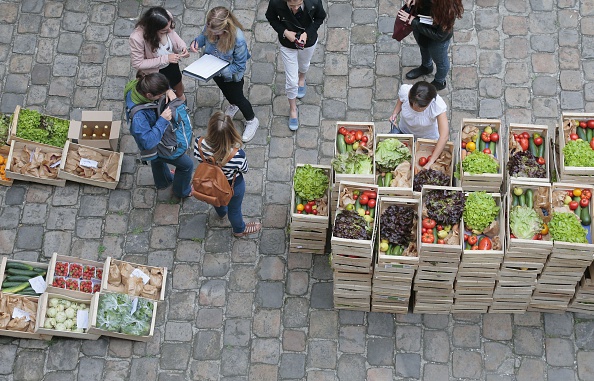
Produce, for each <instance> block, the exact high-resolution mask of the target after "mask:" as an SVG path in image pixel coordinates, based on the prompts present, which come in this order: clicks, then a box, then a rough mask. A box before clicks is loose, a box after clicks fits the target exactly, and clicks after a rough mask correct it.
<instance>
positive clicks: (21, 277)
mask: <svg viewBox="0 0 594 381" xmlns="http://www.w3.org/2000/svg"><path fill="white" fill-rule="evenodd" d="M29 279H31V277H30V276H25V275H9V276H7V277H6V279H4V281H9V282H19V283H23V282H28V281H29Z"/></svg>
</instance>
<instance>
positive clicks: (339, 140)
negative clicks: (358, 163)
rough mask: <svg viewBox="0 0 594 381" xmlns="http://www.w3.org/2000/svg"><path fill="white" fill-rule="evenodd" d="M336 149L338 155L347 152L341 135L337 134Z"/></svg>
mask: <svg viewBox="0 0 594 381" xmlns="http://www.w3.org/2000/svg"><path fill="white" fill-rule="evenodd" d="M336 149H337V150H338V153H346V151H347V145H346V142H345V141H344V135H343V134H338V136H337V137H336Z"/></svg>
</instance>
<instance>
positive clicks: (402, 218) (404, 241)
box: [380, 205, 417, 247]
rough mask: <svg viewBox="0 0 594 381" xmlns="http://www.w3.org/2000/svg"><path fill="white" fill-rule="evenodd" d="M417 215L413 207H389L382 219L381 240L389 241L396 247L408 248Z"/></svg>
mask: <svg viewBox="0 0 594 381" xmlns="http://www.w3.org/2000/svg"><path fill="white" fill-rule="evenodd" d="M416 215H417V213H415V211H414V209H413V208H411V207H406V206H400V205H391V206H389V207H388V208H387V209H386V210H385V211H384V212H383V213H382V215H381V217H380V226H381V230H380V237H381V239H387V240H388V242H390V243H392V244H394V245H400V246H403V247H408V244H409V243H410V241H411V239H412V227H413V222H414V219H415V216H416Z"/></svg>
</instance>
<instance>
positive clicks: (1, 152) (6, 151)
mask: <svg viewBox="0 0 594 381" xmlns="http://www.w3.org/2000/svg"><path fill="white" fill-rule="evenodd" d="M8 155H10V146H9V145H3V146H0V156H2V157H3V158H4V160H5V161H6V163H8ZM13 181H14V180H13V179H8V180H2V179H0V185H4V186H5V187H9V186H12V182H13Z"/></svg>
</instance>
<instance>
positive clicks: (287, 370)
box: [279, 353, 305, 378]
mask: <svg viewBox="0 0 594 381" xmlns="http://www.w3.org/2000/svg"><path fill="white" fill-rule="evenodd" d="M279 374H280V376H281V377H283V378H301V377H303V376H304V375H305V355H303V354H299V353H283V354H282V355H281V362H280V370H279Z"/></svg>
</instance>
